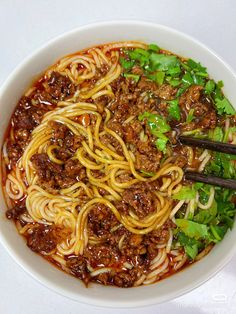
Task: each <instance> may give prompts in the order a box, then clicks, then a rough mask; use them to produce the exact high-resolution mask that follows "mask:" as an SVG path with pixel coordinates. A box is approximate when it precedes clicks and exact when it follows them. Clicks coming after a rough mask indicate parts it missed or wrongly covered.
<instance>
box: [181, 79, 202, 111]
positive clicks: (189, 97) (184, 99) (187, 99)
mask: <svg viewBox="0 0 236 314" xmlns="http://www.w3.org/2000/svg"><path fill="white" fill-rule="evenodd" d="M202 89H203V87H202V86H199V85H192V86H190V87H189V88H188V89H187V91H186V92H185V93H184V94H183V95H181V97H180V100H179V105H180V107H182V108H186V110H187V111H189V110H190V109H191V104H192V103H195V102H197V101H198V100H199V99H200V97H201V91H202Z"/></svg>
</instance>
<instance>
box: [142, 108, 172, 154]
mask: <svg viewBox="0 0 236 314" xmlns="http://www.w3.org/2000/svg"><path fill="white" fill-rule="evenodd" d="M138 119H139V121H143V120H144V119H147V123H148V126H149V128H150V130H151V133H152V134H153V135H154V136H156V137H157V140H156V146H157V148H158V149H159V150H160V151H165V148H166V143H167V142H168V138H167V137H166V136H165V135H164V134H163V133H166V132H168V131H170V130H171V128H170V126H169V124H168V123H167V122H166V120H165V119H164V118H162V117H161V116H159V115H157V114H153V113H150V112H147V111H146V112H144V113H142V114H140V115H139V117H138Z"/></svg>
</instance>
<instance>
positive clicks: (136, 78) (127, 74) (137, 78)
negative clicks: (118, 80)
mask: <svg viewBox="0 0 236 314" xmlns="http://www.w3.org/2000/svg"><path fill="white" fill-rule="evenodd" d="M124 77H125V78H127V79H131V80H133V81H134V82H136V83H137V82H138V81H139V79H140V75H137V74H132V73H124Z"/></svg>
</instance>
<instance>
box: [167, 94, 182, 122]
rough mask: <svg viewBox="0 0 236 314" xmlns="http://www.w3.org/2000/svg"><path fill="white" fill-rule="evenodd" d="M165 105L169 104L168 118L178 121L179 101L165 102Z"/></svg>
mask: <svg viewBox="0 0 236 314" xmlns="http://www.w3.org/2000/svg"><path fill="white" fill-rule="evenodd" d="M167 103H168V104H170V106H169V107H168V112H169V115H170V117H171V118H173V119H175V120H178V121H179V120H180V108H179V100H178V99H174V100H170V101H167Z"/></svg>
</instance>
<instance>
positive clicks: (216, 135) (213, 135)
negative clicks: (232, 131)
mask: <svg viewBox="0 0 236 314" xmlns="http://www.w3.org/2000/svg"><path fill="white" fill-rule="evenodd" d="M209 137H210V139H212V140H213V141H218V142H222V141H223V138H224V133H223V130H222V128H220V127H219V126H217V127H216V128H215V129H214V130H213V131H210V132H209Z"/></svg>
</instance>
